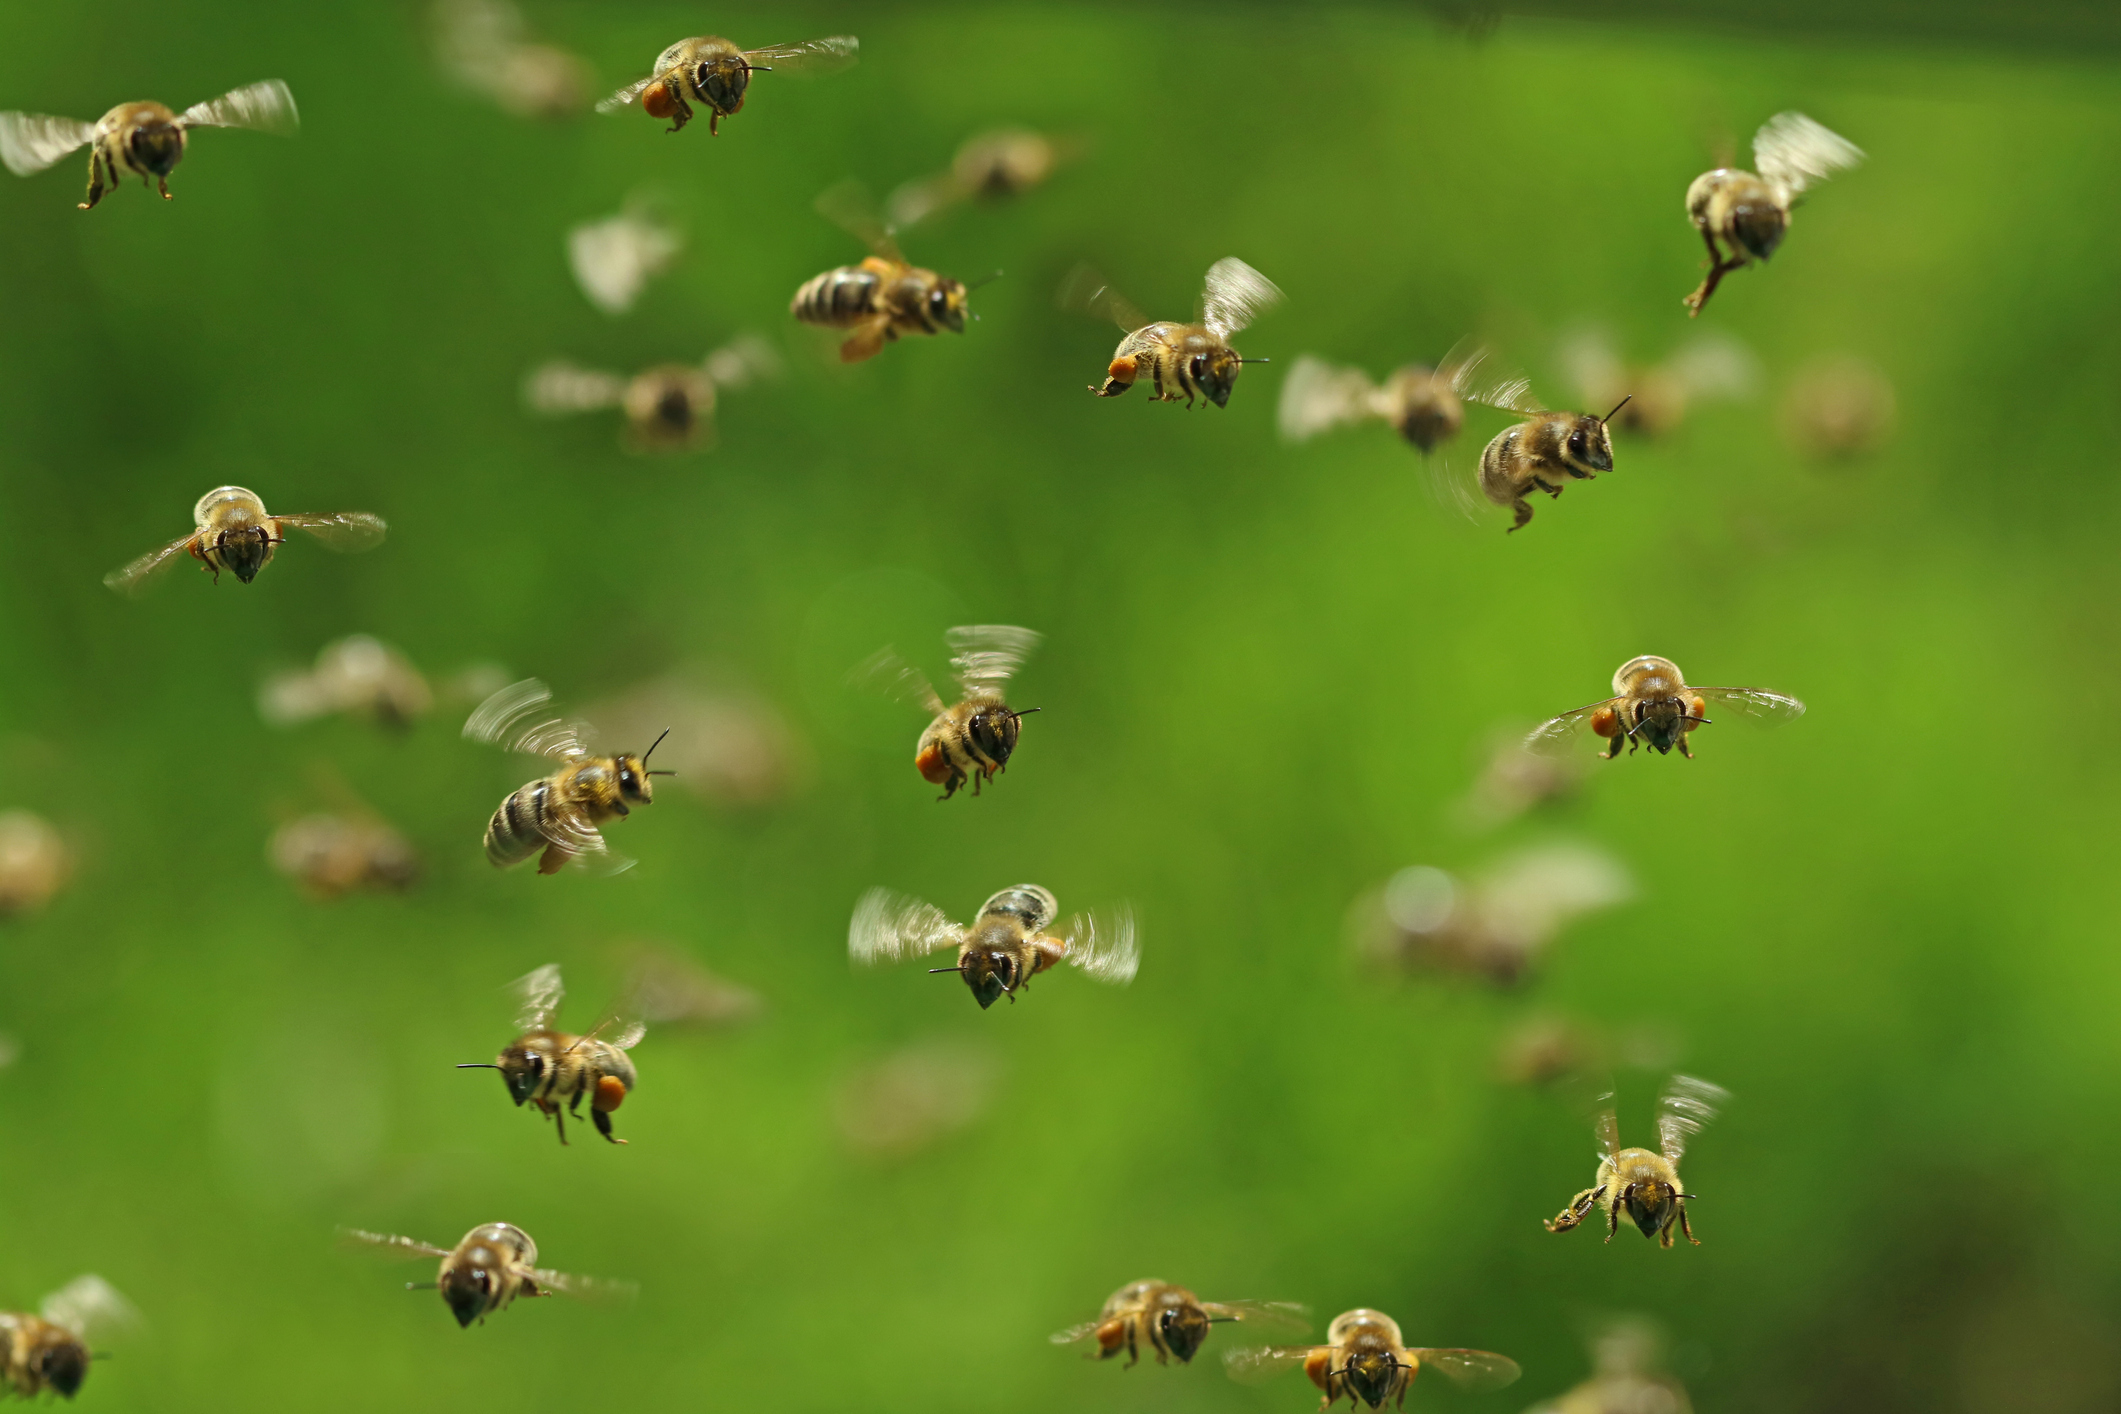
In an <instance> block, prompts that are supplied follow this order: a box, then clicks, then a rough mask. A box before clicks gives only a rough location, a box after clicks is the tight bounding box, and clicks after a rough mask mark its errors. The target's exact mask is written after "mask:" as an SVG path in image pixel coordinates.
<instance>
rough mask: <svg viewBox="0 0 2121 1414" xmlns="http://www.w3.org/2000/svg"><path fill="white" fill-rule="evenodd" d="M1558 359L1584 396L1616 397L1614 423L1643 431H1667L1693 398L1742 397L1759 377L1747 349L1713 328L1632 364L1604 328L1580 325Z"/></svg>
mask: <svg viewBox="0 0 2121 1414" xmlns="http://www.w3.org/2000/svg"><path fill="white" fill-rule="evenodd" d="M1561 362H1562V365H1563V366H1564V367H1566V368H1567V369H1568V370H1569V375H1570V379H1571V381H1572V382H1574V383H1575V385H1576V390H1577V392H1578V393H1580V394H1581V395H1582V397H1583V400H1584V401H1585V402H1587V403H1590V404H1592V405H1593V406H1595V405H1597V404H1599V403H1602V402H1606V401H1608V400H1612V401H1617V402H1619V403H1620V404H1621V406H1620V408H1619V410H1618V411H1617V412H1616V413H1615V414H1614V416H1613V422H1614V424H1615V425H1616V426H1618V427H1619V428H1621V429H1622V430H1623V431H1627V432H1639V433H1641V434H1642V435H1643V436H1645V437H1661V436H1663V435H1665V434H1666V433H1668V432H1670V431H1672V430H1673V429H1674V428H1676V427H1678V425H1679V424H1680V423H1681V422H1682V421H1683V420H1685V418H1686V414H1687V410H1688V409H1689V408H1691V407H1693V406H1695V405H1696V404H1699V403H1703V402H1708V401H1711V400H1714V399H1717V398H1742V397H1745V396H1747V395H1748V394H1750V393H1751V392H1752V391H1753V390H1754V389H1755V388H1756V387H1757V386H1758V385H1759V382H1760V363H1759V360H1757V359H1755V358H1754V357H1753V355H1752V353H1751V351H1750V350H1748V349H1747V348H1746V347H1745V345H1743V344H1741V343H1739V342H1738V341H1737V340H1736V339H1733V338H1730V337H1728V336H1717V335H1714V334H1701V335H1697V336H1696V337H1694V338H1692V339H1689V340H1688V341H1687V342H1685V343H1684V344H1682V345H1680V346H1679V347H1678V348H1677V349H1675V350H1674V351H1673V352H1672V353H1671V354H1670V355H1669V356H1668V357H1666V358H1665V359H1664V361H1663V362H1661V363H1656V364H1652V365H1649V366H1648V367H1640V368H1635V367H1630V366H1628V365H1627V364H1626V363H1624V362H1622V360H1621V358H1620V355H1619V354H1618V353H1616V352H1615V351H1614V349H1613V345H1612V342H1611V341H1610V339H1609V338H1608V337H1607V336H1606V335H1605V334H1603V333H1601V332H1599V331H1597V330H1592V329H1584V330H1579V331H1577V332H1576V333H1575V334H1573V335H1571V336H1570V337H1569V338H1568V339H1566V340H1565V341H1563V343H1562V346H1561ZM1630 390H1632V391H1630Z"/></svg>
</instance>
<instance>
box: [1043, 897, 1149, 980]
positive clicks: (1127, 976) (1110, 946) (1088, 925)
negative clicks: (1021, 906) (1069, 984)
mask: <svg viewBox="0 0 2121 1414" xmlns="http://www.w3.org/2000/svg"><path fill="white" fill-rule="evenodd" d="M1061 936H1062V938H1063V939H1064V940H1065V941H1066V942H1067V944H1068V951H1067V953H1066V955H1065V956H1064V957H1063V958H1062V959H1061V960H1062V961H1064V962H1070V963H1073V964H1074V965H1075V966H1077V967H1080V968H1081V969H1082V970H1083V971H1085V972H1087V973H1089V974H1090V975H1091V976H1092V977H1095V978H1096V979H1097V980H1098V981H1100V982H1110V983H1111V984H1112V985H1113V986H1115V987H1124V986H1126V985H1127V984H1128V983H1129V982H1132V981H1133V980H1134V974H1135V973H1136V972H1138V971H1140V970H1141V965H1142V953H1141V940H1140V939H1139V938H1138V937H1137V936H1136V935H1135V928H1134V909H1133V908H1132V907H1131V906H1130V905H1128V904H1124V903H1123V904H1120V905H1118V906H1117V907H1115V908H1113V909H1112V910H1111V911H1110V912H1108V913H1078V914H1076V915H1075V916H1074V917H1073V918H1070V919H1069V920H1068V927H1067V931H1066V932H1064V933H1063V934H1062V935H1061Z"/></svg>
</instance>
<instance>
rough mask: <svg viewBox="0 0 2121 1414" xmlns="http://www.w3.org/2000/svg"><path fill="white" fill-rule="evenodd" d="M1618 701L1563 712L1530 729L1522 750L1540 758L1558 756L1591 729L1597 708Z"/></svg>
mask: <svg viewBox="0 0 2121 1414" xmlns="http://www.w3.org/2000/svg"><path fill="white" fill-rule="evenodd" d="M1618 701H1620V699H1619V698H1617V697H1607V698H1603V699H1601V700H1599V701H1597V702H1587V703H1585V704H1584V705H1583V706H1581V707H1578V708H1576V709H1575V710H1574V711H1571V712H1564V713H1562V714H1561V715H1560V716H1558V717H1555V718H1553V719H1552V720H1550V721H1547V722H1543V723H1541V724H1540V725H1539V726H1536V727H1534V728H1532V730H1531V733H1530V734H1529V735H1527V736H1526V737H1525V739H1524V749H1525V750H1527V751H1535V752H1537V753H1539V754H1540V755H1541V756H1559V755H1560V754H1561V753H1562V752H1564V751H1567V750H1568V749H1569V748H1570V747H1571V746H1573V745H1574V744H1575V742H1576V739H1577V738H1578V737H1580V736H1582V735H1583V734H1584V733H1585V732H1588V731H1589V730H1590V729H1591V718H1592V716H1593V715H1595V714H1596V713H1597V711H1598V709H1599V708H1601V707H1610V706H1612V705H1613V704H1614V703H1616V702H1618Z"/></svg>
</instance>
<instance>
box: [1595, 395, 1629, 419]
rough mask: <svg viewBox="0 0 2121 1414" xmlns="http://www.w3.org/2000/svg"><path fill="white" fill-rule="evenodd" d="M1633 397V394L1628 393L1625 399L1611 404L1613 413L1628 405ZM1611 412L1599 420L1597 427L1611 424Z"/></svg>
mask: <svg viewBox="0 0 2121 1414" xmlns="http://www.w3.org/2000/svg"><path fill="white" fill-rule="evenodd" d="M1634 396H1635V395H1634V394H1633V393H1630V394H1628V395H1627V397H1625V398H1622V399H1621V400H1620V401H1619V402H1617V403H1615V404H1613V412H1619V411H1620V410H1621V409H1622V408H1624V407H1626V406H1627V405H1628V403H1629V402H1630V401H1631V400H1632V399H1633V398H1634ZM1613 412H1609V413H1607V414H1606V415H1605V416H1604V417H1601V418H1599V419H1598V425H1599V426H1600V427H1603V426H1605V425H1606V424H1607V423H1608V422H1611V421H1612V420H1613Z"/></svg>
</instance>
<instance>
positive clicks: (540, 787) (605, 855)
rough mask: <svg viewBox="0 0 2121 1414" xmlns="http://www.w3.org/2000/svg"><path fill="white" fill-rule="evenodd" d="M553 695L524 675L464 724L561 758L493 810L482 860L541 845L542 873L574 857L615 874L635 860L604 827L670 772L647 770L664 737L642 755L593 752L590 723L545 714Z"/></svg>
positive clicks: (469, 731)
mask: <svg viewBox="0 0 2121 1414" xmlns="http://www.w3.org/2000/svg"><path fill="white" fill-rule="evenodd" d="M551 701H552V689H551V688H549V687H547V686H545V684H544V683H542V682H540V681H538V680H537V679H536V678H525V679H523V681H521V682H519V683H511V684H510V685H509V686H507V687H504V688H502V689H501V690H500V691H499V692H496V693H495V694H494V695H493V696H491V697H489V698H487V699H486V700H485V701H484V702H482V703H480V704H479V705H478V708H477V709H476V710H475V711H473V712H472V714H471V717H470V719H469V720H467V721H466V722H465V723H464V735H465V737H466V738H467V739H469V740H471V741H483V742H488V743H490V744H492V745H495V746H498V747H500V748H501V749H503V750H504V751H520V752H522V753H524V754H525V755H526V756H545V757H549V758H551V759H552V760H554V761H558V762H560V763H561V764H560V769H559V770H557V771H555V772H553V773H552V774H551V775H549V776H546V777H543V778H542V779H539V780H535V781H532V782H530V783H529V784H528V785H524V786H520V787H518V788H517V789H515V790H514V791H511V792H510V793H509V795H508V798H507V799H505V800H503V801H502V802H501V805H500V808H499V809H498V810H495V811H494V812H493V819H491V820H489V821H488V822H487V824H486V858H487V861H488V862H489V863H491V864H492V865H493V867H494V868H496V869H507V868H509V867H511V866H513V865H517V864H521V863H522V862H523V861H524V860H526V859H528V858H530V856H532V855H533V854H536V853H538V852H539V851H540V850H542V851H544V856H545V857H544V858H543V859H540V860H539V861H538V872H539V873H540V874H557V873H558V872H559V871H560V870H561V869H563V868H564V867H566V866H567V865H568V864H569V863H571V862H575V861H580V862H581V863H582V865H583V866H584V867H585V868H588V869H590V870H591V871H592V872H595V873H599V874H616V873H618V872H619V871H621V870H623V869H627V868H630V867H631V866H632V864H633V861H632V860H631V859H628V858H626V857H625V856H624V855H622V854H620V853H618V852H617V851H616V850H614V849H612V848H611V846H609V845H608V844H606V843H605V842H604V833H603V827H604V826H605V825H608V824H610V823H611V822H612V821H614V820H623V819H624V818H626V816H628V815H630V814H632V813H633V812H632V811H631V810H630V809H629V808H628V807H629V806H633V805H651V804H653V803H654V802H655V786H654V784H653V783H652V782H651V781H650V779H649V778H650V777H651V776H667V775H670V774H672V773H671V772H669V771H651V770H649V769H648V758H649V757H650V756H652V755H654V754H655V748H656V746H657V745H659V744H661V742H662V740H663V738H662V737H657V738H656V739H655V742H654V743H651V744H650V745H649V748H648V750H646V751H644V752H642V753H641V754H640V755H639V756H635V755H633V754H632V753H631V752H621V753H619V754H618V755H616V756H595V755H592V754H590V750H589V747H588V746H587V745H586V744H585V742H586V740H587V739H588V737H589V736H590V729H589V724H588V723H586V722H578V721H570V720H568V719H566V718H563V717H547V716H545V715H544V713H545V710H546V708H547V706H548V704H550V703H551ZM664 735H666V736H667V735H668V733H667V732H666V733H664Z"/></svg>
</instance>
